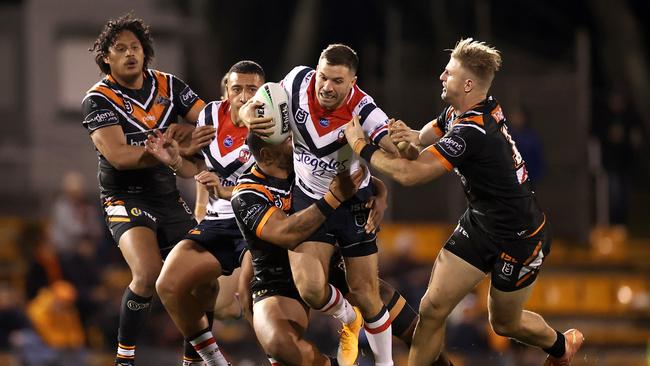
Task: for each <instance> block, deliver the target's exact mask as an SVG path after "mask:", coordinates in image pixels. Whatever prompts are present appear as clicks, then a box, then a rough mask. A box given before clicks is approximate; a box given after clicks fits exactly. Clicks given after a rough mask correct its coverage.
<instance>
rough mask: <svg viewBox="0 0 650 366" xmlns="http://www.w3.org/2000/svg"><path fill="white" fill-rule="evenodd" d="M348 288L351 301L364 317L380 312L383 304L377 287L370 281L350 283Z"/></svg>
mask: <svg viewBox="0 0 650 366" xmlns="http://www.w3.org/2000/svg"><path fill="white" fill-rule="evenodd" d="M349 287H350V294H351V295H352V301H353V302H354V303H355V305H357V306H358V307H359V308H360V309H361V310H362V312H363V313H364V314H365V315H366V316H372V315H374V314H376V313H377V312H378V311H379V310H381V307H382V306H383V305H384V303H383V302H382V301H381V298H380V296H379V286H375V284H373V283H372V281H366V282H357V283H354V284H353V283H350V284H349ZM370 313H373V314H370Z"/></svg>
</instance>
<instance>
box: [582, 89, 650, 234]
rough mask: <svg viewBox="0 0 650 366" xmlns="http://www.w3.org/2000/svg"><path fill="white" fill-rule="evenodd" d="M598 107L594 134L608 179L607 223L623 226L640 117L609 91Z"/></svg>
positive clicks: (640, 131)
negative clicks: (598, 142)
mask: <svg viewBox="0 0 650 366" xmlns="http://www.w3.org/2000/svg"><path fill="white" fill-rule="evenodd" d="M597 106H599V107H600V108H601V110H600V111H598V110H597V111H596V113H595V116H594V117H595V118H594V125H593V133H594V135H595V136H597V137H598V139H599V140H600V146H601V159H602V164H603V168H604V169H605V170H606V171H607V175H608V182H609V220H610V223H611V224H613V225H625V224H627V221H628V204H629V200H630V185H631V176H632V174H633V172H634V169H637V166H638V164H637V162H638V160H637V157H638V154H639V152H640V150H641V147H642V146H643V140H644V138H643V128H642V124H641V123H642V122H641V117H640V116H639V114H638V113H637V112H636V110H635V109H634V108H633V107H632V106H631V105H630V103H629V100H628V97H627V95H626V94H625V93H623V92H621V91H619V90H612V91H611V92H610V93H609V96H608V98H607V100H606V101H604V103H597Z"/></svg>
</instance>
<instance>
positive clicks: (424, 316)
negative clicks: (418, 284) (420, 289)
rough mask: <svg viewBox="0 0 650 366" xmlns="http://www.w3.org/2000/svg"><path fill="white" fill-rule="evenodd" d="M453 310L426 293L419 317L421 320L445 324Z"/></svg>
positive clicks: (421, 303)
mask: <svg viewBox="0 0 650 366" xmlns="http://www.w3.org/2000/svg"><path fill="white" fill-rule="evenodd" d="M451 310H452V309H451V308H450V307H449V306H448V305H446V304H443V303H442V302H441V301H440V300H439V299H433V298H432V297H431V296H430V295H428V293H425V294H424V296H423V297H422V300H421V301H420V307H419V310H418V311H419V315H420V319H421V320H425V321H426V320H433V321H438V322H444V321H445V319H446V318H447V316H449V313H451Z"/></svg>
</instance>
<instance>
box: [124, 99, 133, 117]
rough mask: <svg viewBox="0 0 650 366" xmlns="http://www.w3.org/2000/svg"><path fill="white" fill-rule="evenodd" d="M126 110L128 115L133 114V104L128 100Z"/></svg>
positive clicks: (125, 103) (125, 102) (125, 101)
mask: <svg viewBox="0 0 650 366" xmlns="http://www.w3.org/2000/svg"><path fill="white" fill-rule="evenodd" d="M124 110H125V111H126V113H128V114H131V113H133V106H132V105H131V102H129V101H128V99H124Z"/></svg>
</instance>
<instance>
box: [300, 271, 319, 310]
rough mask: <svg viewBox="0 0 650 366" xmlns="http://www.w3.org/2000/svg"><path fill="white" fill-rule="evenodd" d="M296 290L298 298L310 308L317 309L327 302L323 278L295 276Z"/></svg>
mask: <svg viewBox="0 0 650 366" xmlns="http://www.w3.org/2000/svg"><path fill="white" fill-rule="evenodd" d="M295 283H296V288H297V289H298V293H300V297H302V299H303V300H304V301H305V302H306V303H307V304H308V305H309V306H310V307H312V308H319V307H321V306H323V305H324V304H325V302H327V298H326V296H327V283H326V282H325V276H324V275H323V276H313V277H309V276H296V278H295Z"/></svg>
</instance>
